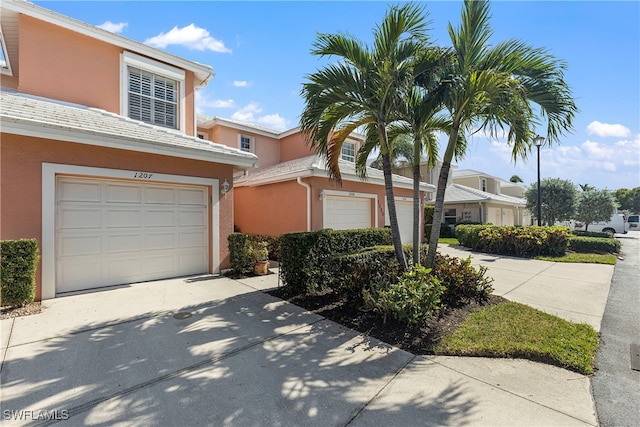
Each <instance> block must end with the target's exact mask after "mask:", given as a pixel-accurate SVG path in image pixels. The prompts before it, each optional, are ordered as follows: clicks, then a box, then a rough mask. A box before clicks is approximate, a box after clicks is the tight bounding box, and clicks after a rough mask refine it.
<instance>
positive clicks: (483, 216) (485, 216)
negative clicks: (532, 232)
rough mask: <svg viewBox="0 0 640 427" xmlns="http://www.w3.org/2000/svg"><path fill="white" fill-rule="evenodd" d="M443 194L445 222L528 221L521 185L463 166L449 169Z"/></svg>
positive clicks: (529, 217)
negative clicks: (445, 190) (448, 185)
mask: <svg viewBox="0 0 640 427" xmlns="http://www.w3.org/2000/svg"><path fill="white" fill-rule="evenodd" d="M451 175H452V184H451V186H450V187H449V188H447V192H446V194H445V212H444V215H445V222H447V223H450V224H453V223H458V222H481V223H490V224H494V225H530V224H531V214H530V213H529V211H528V210H527V209H526V208H525V206H526V200H525V199H524V192H525V191H526V188H525V187H524V186H522V185H519V184H515V183H512V182H509V181H505V180H503V179H501V178H497V177H495V176H491V175H489V174H486V173H483V172H479V171H475V170H470V169H465V170H454V171H453V172H452V174H451Z"/></svg>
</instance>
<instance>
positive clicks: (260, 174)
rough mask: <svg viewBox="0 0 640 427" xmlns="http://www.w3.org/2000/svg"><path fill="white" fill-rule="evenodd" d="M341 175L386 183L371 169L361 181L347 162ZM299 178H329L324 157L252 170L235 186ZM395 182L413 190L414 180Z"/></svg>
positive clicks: (423, 185)
mask: <svg viewBox="0 0 640 427" xmlns="http://www.w3.org/2000/svg"><path fill="white" fill-rule="evenodd" d="M340 173H341V175H342V179H343V180H345V181H361V182H370V183H372V184H380V183H381V182H382V181H384V175H383V173H382V171H381V170H379V169H375V168H371V167H368V168H367V179H366V180H362V179H360V178H359V177H358V176H357V174H356V168H355V163H352V162H348V161H346V160H340ZM297 176H300V177H308V176H321V177H328V176H329V174H328V171H327V167H326V164H325V162H324V160H323V159H322V157H321V156H319V155H312V156H307V157H303V158H300V159H295V160H289V161H288V162H284V163H279V164H277V165H273V166H268V167H264V168H261V169H257V170H251V171H249V173H248V175H246V176H243V177H241V178H238V179H237V180H236V181H235V185H236V186H238V187H239V186H256V185H264V184H269V183H274V182H279V181H286V180H290V179H295V177H297ZM393 182H394V184H395V185H396V186H398V187H403V188H413V187H412V186H413V180H412V179H410V178H405V177H403V176H400V175H393ZM421 190H423V191H435V187H434V186H432V185H430V184H426V183H421Z"/></svg>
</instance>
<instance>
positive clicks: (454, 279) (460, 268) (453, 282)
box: [433, 253, 493, 307]
mask: <svg viewBox="0 0 640 427" xmlns="http://www.w3.org/2000/svg"><path fill="white" fill-rule="evenodd" d="M486 272H487V267H484V266H480V268H479V269H477V270H476V269H475V268H474V267H473V266H472V265H471V257H469V258H467V259H461V258H454V257H450V256H448V255H441V254H439V253H438V254H437V255H436V262H435V266H434V271H433V273H434V275H435V276H436V277H437V278H438V279H439V280H440V283H442V285H443V286H444V287H445V288H446V290H445V292H444V294H443V295H442V302H443V303H444V304H445V305H448V306H450V307H455V306H459V305H462V304H468V303H469V302H471V301H476V302H478V303H482V302H484V301H486V300H487V299H488V298H489V295H490V294H491V292H493V286H491V283H493V279H492V278H490V277H486V276H485V274H486Z"/></svg>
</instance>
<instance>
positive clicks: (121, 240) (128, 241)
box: [104, 234, 144, 254]
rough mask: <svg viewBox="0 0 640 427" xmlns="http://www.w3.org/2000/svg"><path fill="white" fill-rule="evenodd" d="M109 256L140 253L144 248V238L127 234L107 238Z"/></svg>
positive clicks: (106, 250)
mask: <svg viewBox="0 0 640 427" xmlns="http://www.w3.org/2000/svg"><path fill="white" fill-rule="evenodd" d="M104 239H105V241H106V246H107V247H106V248H105V252H106V253H107V254H116V253H121V252H139V251H141V250H142V249H144V248H143V240H142V239H143V238H142V235H141V234H125V235H110V236H105V238H104Z"/></svg>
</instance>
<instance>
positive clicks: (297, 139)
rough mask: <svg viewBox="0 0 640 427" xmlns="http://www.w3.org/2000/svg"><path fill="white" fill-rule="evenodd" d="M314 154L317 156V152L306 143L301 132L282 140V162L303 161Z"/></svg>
mask: <svg viewBox="0 0 640 427" xmlns="http://www.w3.org/2000/svg"><path fill="white" fill-rule="evenodd" d="M313 154H316V153H315V151H313V150H312V149H311V147H310V146H308V145H307V144H306V143H305V140H304V138H303V136H302V134H301V133H300V132H297V133H294V134H293V135H289V136H287V137H284V138H282V139H281V140H280V162H287V161H289V160H294V159H301V158H303V157H307V156H311V155H313Z"/></svg>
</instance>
